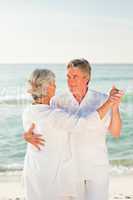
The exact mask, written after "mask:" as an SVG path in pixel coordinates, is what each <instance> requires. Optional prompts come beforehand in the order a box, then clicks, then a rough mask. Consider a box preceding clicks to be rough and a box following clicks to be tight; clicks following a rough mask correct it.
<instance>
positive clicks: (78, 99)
mask: <svg viewBox="0 0 133 200" xmlns="http://www.w3.org/2000/svg"><path fill="white" fill-rule="evenodd" d="M87 92H88V88H87V89H86V90H85V91H84V92H82V94H79V95H73V96H74V98H75V99H76V101H77V102H78V103H79V104H80V103H81V102H82V100H83V99H84V97H85V95H86V93H87Z"/></svg>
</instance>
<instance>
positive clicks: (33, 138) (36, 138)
mask: <svg viewBox="0 0 133 200" xmlns="http://www.w3.org/2000/svg"><path fill="white" fill-rule="evenodd" d="M34 128H35V124H32V125H31V127H30V128H29V130H28V131H27V132H25V133H23V139H24V140H25V141H26V142H28V143H30V144H32V145H33V146H34V147H36V148H37V149H38V150H41V148H40V146H44V143H45V140H44V139H43V138H42V135H40V134H34V132H33V131H34Z"/></svg>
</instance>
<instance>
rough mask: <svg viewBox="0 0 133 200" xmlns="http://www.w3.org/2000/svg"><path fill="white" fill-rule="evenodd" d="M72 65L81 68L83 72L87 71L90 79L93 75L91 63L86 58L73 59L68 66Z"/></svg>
mask: <svg viewBox="0 0 133 200" xmlns="http://www.w3.org/2000/svg"><path fill="white" fill-rule="evenodd" d="M71 67H75V68H79V69H80V70H81V71H82V72H84V73H86V74H87V76H88V78H89V79H90V76H91V65H90V63H89V62H88V61H87V60H85V59H84V58H82V59H74V60H71V61H70V62H69V63H68V65H67V68H68V69H69V68H71Z"/></svg>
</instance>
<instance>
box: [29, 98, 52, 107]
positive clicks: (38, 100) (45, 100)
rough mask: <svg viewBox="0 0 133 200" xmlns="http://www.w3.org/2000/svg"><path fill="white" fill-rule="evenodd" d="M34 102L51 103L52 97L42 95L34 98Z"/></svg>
mask: <svg viewBox="0 0 133 200" xmlns="http://www.w3.org/2000/svg"><path fill="white" fill-rule="evenodd" d="M33 104H46V105H50V98H49V97H41V98H37V99H36V100H34V102H33Z"/></svg>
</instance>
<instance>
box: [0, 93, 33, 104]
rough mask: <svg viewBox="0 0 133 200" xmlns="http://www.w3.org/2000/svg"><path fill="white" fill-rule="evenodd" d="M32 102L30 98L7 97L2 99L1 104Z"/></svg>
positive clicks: (0, 98)
mask: <svg viewBox="0 0 133 200" xmlns="http://www.w3.org/2000/svg"><path fill="white" fill-rule="evenodd" d="M30 102H31V97H30V96H25V95H23V96H19V97H16V96H6V97H0V104H9V105H10V104H13V105H16V104H27V103H30Z"/></svg>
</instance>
